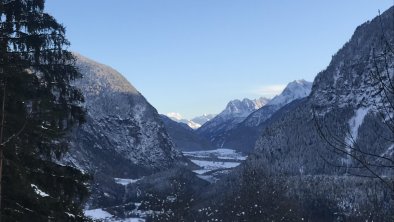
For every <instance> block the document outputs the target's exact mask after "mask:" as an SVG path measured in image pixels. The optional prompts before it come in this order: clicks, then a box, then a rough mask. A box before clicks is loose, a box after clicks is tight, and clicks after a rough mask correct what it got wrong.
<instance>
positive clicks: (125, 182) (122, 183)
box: [114, 178, 141, 186]
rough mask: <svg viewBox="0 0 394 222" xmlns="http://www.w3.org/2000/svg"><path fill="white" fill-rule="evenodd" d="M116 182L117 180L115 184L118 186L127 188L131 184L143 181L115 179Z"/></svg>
mask: <svg viewBox="0 0 394 222" xmlns="http://www.w3.org/2000/svg"><path fill="white" fill-rule="evenodd" d="M114 180H115V183H117V184H120V185H123V186H127V185H129V184H132V183H136V182H138V181H139V180H141V178H140V179H124V178H114Z"/></svg>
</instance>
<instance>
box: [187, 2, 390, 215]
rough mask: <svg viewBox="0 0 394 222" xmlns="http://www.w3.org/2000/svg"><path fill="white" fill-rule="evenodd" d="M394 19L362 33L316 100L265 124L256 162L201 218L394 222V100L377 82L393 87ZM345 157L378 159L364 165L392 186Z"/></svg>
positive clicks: (386, 17) (217, 189)
mask: <svg viewBox="0 0 394 222" xmlns="http://www.w3.org/2000/svg"><path fill="white" fill-rule="evenodd" d="M393 15H394V8H391V9H390V10H388V11H386V12H385V13H384V14H382V16H381V17H380V18H375V19H373V20H372V21H370V22H367V23H365V24H363V25H361V26H360V27H358V28H357V29H356V31H355V33H354V35H353V36H352V38H351V40H350V41H349V42H348V43H346V44H345V45H344V47H343V48H342V49H340V50H339V51H338V53H337V54H336V55H335V56H333V58H332V61H331V63H330V64H329V66H328V67H327V69H326V70H324V71H322V72H321V73H319V74H318V75H317V77H316V79H315V81H314V83H313V86H312V92H311V94H310V95H309V96H308V97H306V98H304V99H300V100H295V101H293V102H291V103H289V104H288V105H286V106H284V107H282V108H281V109H279V110H278V111H276V112H275V114H273V115H272V116H271V117H269V118H268V119H267V120H265V121H264V122H265V123H264V127H263V128H262V131H261V132H260V133H259V138H258V140H257V143H256V146H255V149H254V150H253V152H252V153H251V154H250V155H249V157H248V159H247V160H246V161H245V162H244V163H242V164H241V165H240V166H239V167H238V168H236V169H235V170H234V171H233V172H232V173H231V174H230V175H229V176H228V178H225V179H223V180H221V181H219V182H218V183H217V184H215V185H213V186H212V187H210V188H209V189H207V192H206V193H205V194H204V195H205V196H204V195H203V196H202V197H200V200H199V204H197V205H196V206H195V208H194V209H195V211H194V213H193V218H199V217H198V216H199V215H200V216H201V218H203V219H204V220H216V219H218V220H226V219H227V220H231V218H237V219H239V221H259V219H261V218H269V219H268V220H273V221H275V220H285V221H372V220H374V221H393V220H394V217H393V213H392V212H393V211H394V198H393V196H392V190H391V189H392V182H393V178H394V170H393V167H392V161H394V152H393V147H394V144H393V139H392V138H393V131H391V130H390V128H388V127H387V125H386V124H385V123H384V122H385V121H386V122H387V121H390V120H391V119H390V116H392V115H393V109H392V108H391V109H387V110H384V107H385V105H387V103H388V101H393V100H392V99H393V97H392V94H390V95H388V96H386V95H385V94H384V93H383V94H382V91H381V87H379V85H376V84H375V83H374V81H373V78H371V73H374V72H375V73H376V72H377V73H380V74H382V75H381V76H383V77H384V76H385V77H384V78H383V81H384V82H386V83H387V84H390V82H388V81H389V79H391V80H393V77H394V76H393V73H394V68H393V67H394V55H393V52H392V51H390V49H388V48H387V47H385V44H386V43H389V45H391V46H392V45H393V43H394V23H393V21H394V16H393ZM382 35H384V36H385V37H384V38H382ZM382 40H384V41H382ZM385 50H386V51H385ZM382 52H384V54H386V55H387V54H389V55H390V56H389V58H388V59H385V57H384V56H382ZM386 58H387V57H386ZM267 107H268V106H267ZM386 107H387V106H386ZM263 108H264V107H263ZM382 108H383V113H381V112H380V111H382ZM387 111H388V112H387ZM256 119H257V120H258V118H256ZM257 122H258V121H257ZM254 123H256V121H251V124H250V125H252V126H253V125H254ZM324 138H326V139H324ZM329 142H330V143H331V145H330V144H329ZM340 150H342V151H345V152H348V153H350V154H356V157H360V155H359V154H360V153H367V154H369V155H370V156H372V157H373V158H370V157H368V156H366V157H365V159H361V160H363V161H366V162H365V163H367V164H369V166H370V167H371V168H372V170H373V171H374V172H375V173H376V175H380V176H381V177H382V179H383V180H385V181H386V182H387V184H386V183H384V182H382V180H380V179H376V177H375V176H376V175H373V174H371V172H370V171H369V170H368V169H367V168H366V167H365V166H364V165H363V164H360V163H359V161H357V160H356V159H354V158H351V157H350V156H349V155H346V154H344V152H341V151H340ZM357 153H358V154H357ZM375 157H385V158H386V159H388V161H385V160H382V158H377V159H378V160H379V161H376V158H375ZM374 159H375V160H374ZM376 166H377V167H376ZM371 176H372V177H375V179H371V178H370V177H371ZM390 184H391V185H390ZM388 185H389V186H388ZM211 200H217V201H211ZM233 200H234V201H233ZM271 206H275V208H270V207H271ZM199 212H201V213H199ZM271 218H272V219H271Z"/></svg>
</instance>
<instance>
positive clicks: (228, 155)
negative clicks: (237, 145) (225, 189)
mask: <svg viewBox="0 0 394 222" xmlns="http://www.w3.org/2000/svg"><path fill="white" fill-rule="evenodd" d="M183 155H185V156H186V157H188V158H189V159H190V160H191V161H192V162H193V163H195V164H196V165H198V166H200V167H201V169H199V170H194V171H193V172H195V173H196V174H198V177H200V178H201V179H204V180H207V181H209V182H215V181H217V180H218V179H219V177H220V176H221V175H222V174H227V173H228V172H229V169H232V168H234V167H236V166H238V165H239V164H241V162H242V161H243V160H245V159H246V156H244V155H242V153H239V152H237V151H235V150H231V149H216V150H203V151H191V152H183Z"/></svg>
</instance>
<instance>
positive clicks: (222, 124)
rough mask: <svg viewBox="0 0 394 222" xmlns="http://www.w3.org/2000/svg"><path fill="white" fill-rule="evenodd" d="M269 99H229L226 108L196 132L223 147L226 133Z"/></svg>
mask: <svg viewBox="0 0 394 222" xmlns="http://www.w3.org/2000/svg"><path fill="white" fill-rule="evenodd" d="M268 101H269V99H266V98H263V97H261V98H259V99H255V100H250V99H246V98H245V99H243V100H242V101H241V100H232V101H230V102H229V103H228V104H227V106H226V108H225V109H224V110H223V111H222V112H221V113H220V114H218V115H217V116H216V117H215V118H213V119H212V120H210V121H208V122H207V123H205V124H204V125H203V126H201V127H200V128H199V129H198V130H197V133H198V134H200V135H202V136H204V137H205V138H207V139H209V140H210V141H211V142H212V143H213V144H214V145H216V146H217V147H223V143H224V137H225V135H226V133H227V132H228V131H229V130H231V129H233V128H234V127H235V126H236V125H237V124H238V123H240V122H242V121H244V120H245V118H246V117H247V116H248V115H249V114H251V113H252V112H253V111H255V110H257V109H259V108H261V107H263V106H264V105H266V104H267V102H268Z"/></svg>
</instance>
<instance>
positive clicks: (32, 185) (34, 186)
mask: <svg viewBox="0 0 394 222" xmlns="http://www.w3.org/2000/svg"><path fill="white" fill-rule="evenodd" d="M31 187H32V188H33V189H34V192H36V194H37V195H39V196H41V197H49V194H47V193H45V192H44V191H42V190H40V189H39V188H38V187H37V186H36V185H34V184H31Z"/></svg>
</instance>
